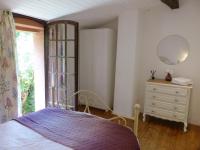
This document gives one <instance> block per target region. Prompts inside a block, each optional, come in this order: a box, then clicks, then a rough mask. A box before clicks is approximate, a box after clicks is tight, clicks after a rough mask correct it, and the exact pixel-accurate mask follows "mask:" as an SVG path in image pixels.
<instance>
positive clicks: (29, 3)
mask: <svg viewBox="0 0 200 150" xmlns="http://www.w3.org/2000/svg"><path fill="white" fill-rule="evenodd" d="M158 4H160V0H0V9H1V10H2V9H9V10H11V11H12V12H15V13H19V14H23V15H27V16H31V17H35V18H40V19H44V20H47V21H48V20H52V19H55V18H59V17H61V16H68V15H71V14H76V13H78V12H84V11H86V10H91V9H92V10H94V8H95V9H96V8H101V9H102V10H107V11H106V12H108V9H110V12H109V13H108V14H106V16H113V15H114V14H115V15H116V13H118V12H119V11H121V10H122V9H124V8H127V7H130V6H131V7H135V8H148V7H152V6H155V5H158ZM100 11H101V10H97V12H98V13H99V12H100ZM101 12H102V11H101ZM98 15H99V14H98ZM103 16H104V17H106V16H105V13H103ZM103 16H102V17H103Z"/></svg>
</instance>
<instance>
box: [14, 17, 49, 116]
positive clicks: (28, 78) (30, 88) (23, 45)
mask: <svg viewBox="0 0 200 150" xmlns="http://www.w3.org/2000/svg"><path fill="white" fill-rule="evenodd" d="M15 24H16V29H17V31H16V43H17V59H18V76H19V80H20V85H19V87H20V90H21V101H20V102H19V104H20V105H19V108H18V111H19V114H27V113H29V112H34V111H38V110H41V109H43V108H45V71H44V69H45V67H44V64H45V63H44V62H45V61H44V27H43V26H41V25H40V24H37V23H36V22H34V21H32V20H29V19H22V18H15Z"/></svg>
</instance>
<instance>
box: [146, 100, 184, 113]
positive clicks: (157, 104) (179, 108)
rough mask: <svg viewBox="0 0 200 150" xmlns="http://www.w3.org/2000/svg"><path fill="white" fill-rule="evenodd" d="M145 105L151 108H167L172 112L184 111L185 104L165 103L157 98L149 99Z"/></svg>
mask: <svg viewBox="0 0 200 150" xmlns="http://www.w3.org/2000/svg"><path fill="white" fill-rule="evenodd" d="M147 105H148V106H149V107H152V108H160V109H164V110H169V111H173V112H181V113H184V112H185V108H186V106H185V105H178V104H172V103H167V102H160V101H157V100H149V101H148V102H147Z"/></svg>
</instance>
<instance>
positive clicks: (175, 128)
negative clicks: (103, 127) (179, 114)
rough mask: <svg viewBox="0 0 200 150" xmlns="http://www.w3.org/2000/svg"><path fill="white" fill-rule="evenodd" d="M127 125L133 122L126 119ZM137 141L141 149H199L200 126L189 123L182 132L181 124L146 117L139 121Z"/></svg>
mask: <svg viewBox="0 0 200 150" xmlns="http://www.w3.org/2000/svg"><path fill="white" fill-rule="evenodd" d="M81 110H82V109H81ZM92 113H93V114H95V115H98V116H101V117H105V118H109V117H110V116H111V115H108V114H107V113H105V112H104V111H102V110H98V109H92ZM128 124H129V126H131V125H133V122H132V121H130V120H128ZM138 133H139V136H138V139H139V142H140V146H141V150H200V127H199V126H194V125H189V127H188V132H186V133H184V132H183V125H182V124H181V123H175V122H170V121H165V120H161V119H156V118H153V117H147V121H146V122H142V117H140V122H139V131H138Z"/></svg>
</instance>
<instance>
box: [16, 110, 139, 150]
mask: <svg viewBox="0 0 200 150" xmlns="http://www.w3.org/2000/svg"><path fill="white" fill-rule="evenodd" d="M15 120H16V121H17V122H19V123H21V124H22V125H24V126H26V127H29V128H31V129H32V130H34V131H35V132H37V133H39V134H41V135H42V136H44V137H46V138H48V139H50V140H52V141H54V142H57V143H60V144H63V145H65V146H67V147H70V148H72V149H75V150H139V149H140V148H139V145H138V142H137V139H136V137H135V135H134V134H133V133H132V132H131V131H130V130H129V129H127V128H125V127H123V126H120V125H117V124H115V123H112V122H110V121H107V120H105V119H101V118H98V117H96V116H93V115H88V114H86V113H81V112H74V111H70V110H62V109H57V108H47V109H43V110H41V111H38V112H35V113H30V114H28V115H26V116H23V117H20V118H17V119H15Z"/></svg>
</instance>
